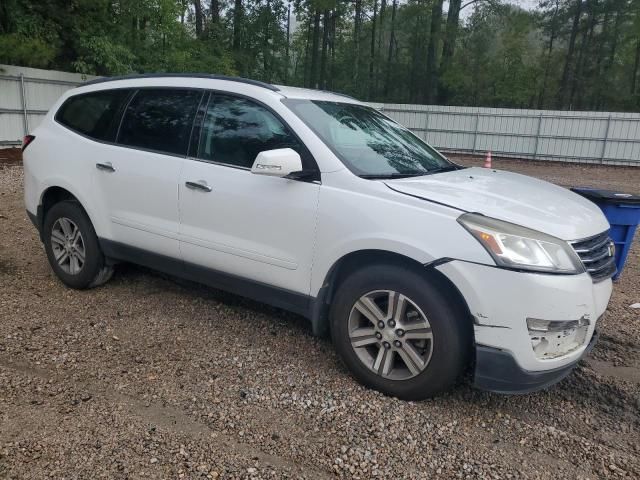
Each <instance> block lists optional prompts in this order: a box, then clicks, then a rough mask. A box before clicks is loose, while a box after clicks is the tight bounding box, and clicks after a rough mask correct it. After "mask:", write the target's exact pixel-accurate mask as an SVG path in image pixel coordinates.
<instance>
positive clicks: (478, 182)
mask: <svg viewBox="0 0 640 480" xmlns="http://www.w3.org/2000/svg"><path fill="white" fill-rule="evenodd" d="M385 183H386V184H387V186H388V187H390V188H391V189H393V190H395V191H397V192H400V193H404V194H407V195H412V196H415V197H420V198H423V199H425V200H431V201H435V202H438V203H442V204H445V205H449V206H451V207H455V208H458V209H460V210H464V211H466V212H475V213H481V214H483V215H486V216H488V217H493V218H497V219H499V220H504V221H507V222H511V223H515V224H518V225H521V226H523V227H527V228H531V229H534V230H538V231H540V232H544V233H547V234H549V235H553V236H555V237H558V238H561V239H563V240H577V239H582V238H586V237H590V236H592V235H596V234H598V233H601V232H603V231H605V230H607V229H608V228H609V223H608V222H607V220H606V218H605V217H604V215H603V214H602V212H601V211H600V209H599V208H598V207H597V206H596V205H595V204H594V203H592V202H590V201H589V200H587V199H585V198H583V197H581V196H579V195H577V194H575V193H573V192H571V191H570V190H567V189H565V188H562V187H558V186H557V185H553V184H551V183H548V182H545V181H542V180H538V179H535V178H532V177H527V176H525V175H520V174H517V173H511V172H504V171H500V170H491V169H488V168H477V167H474V168H465V169H462V170H455V171H453V172H446V173H439V174H435V175H430V176H424V177H416V178H406V179H398V180H387V181H385Z"/></svg>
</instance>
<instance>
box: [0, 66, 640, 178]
mask: <svg viewBox="0 0 640 480" xmlns="http://www.w3.org/2000/svg"><path fill="white" fill-rule="evenodd" d="M93 78H96V77H87V76H84V75H81V74H77V73H66V72H56V71H51V70H40V69H35V68H23V67H13V66H9V65H0V146H2V145H19V144H20V142H21V138H22V137H23V136H24V135H25V134H26V133H28V132H29V131H32V130H33V129H34V128H35V127H36V126H37V125H38V123H39V122H40V121H41V120H42V117H43V116H44V115H45V114H46V112H47V110H48V109H49V108H51V106H52V105H53V104H54V103H55V101H56V100H57V99H58V98H59V97H60V95H62V94H63V93H64V92H65V91H67V90H68V89H70V88H73V87H74V86H76V85H79V84H81V83H82V82H84V81H86V80H90V79H93ZM372 105H373V106H374V107H376V108H378V109H380V110H381V111H383V112H384V113H386V114H387V115H389V116H390V117H391V118H393V119H395V120H397V121H399V122H400V123H402V124H403V125H406V126H407V127H408V128H410V129H411V130H412V131H414V132H415V133H416V135H418V136H419V137H420V138H423V139H424V140H426V141H427V142H429V143H430V144H431V145H433V146H435V147H437V148H439V149H441V150H443V151H450V152H459V153H469V154H478V153H484V152H486V151H488V150H491V151H492V152H493V153H494V154H496V155H500V156H506V157H515V158H524V159H535V160H558V161H567V162H583V163H602V164H610V165H634V166H640V114H638V113H608V112H565V111H549V110H519V109H507V108H475V107H449V106H441V105H404V104H381V103H376V104H372Z"/></svg>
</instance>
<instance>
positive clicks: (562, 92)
mask: <svg viewBox="0 0 640 480" xmlns="http://www.w3.org/2000/svg"><path fill="white" fill-rule="evenodd" d="M581 14H582V0H576V5H575V12H574V14H573V24H572V26H571V36H570V37H569V47H568V48H567V56H566V58H565V62H564V68H563V69H562V79H561V80H560V88H559V89H558V97H557V99H556V106H557V108H558V109H562V108H563V107H564V101H565V98H566V95H567V88H568V86H569V85H570V84H571V80H572V71H571V65H572V63H573V54H574V51H575V48H576V37H577V36H578V27H579V26H580V15H581Z"/></svg>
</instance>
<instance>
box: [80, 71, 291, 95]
mask: <svg viewBox="0 0 640 480" xmlns="http://www.w3.org/2000/svg"><path fill="white" fill-rule="evenodd" d="M138 78H208V79H211V80H227V81H229V82H239V83H246V84H248V85H254V86H256V87H262V88H266V89H268V90H271V91H272V92H277V91H279V90H280V89H279V88H278V87H276V86H275V85H271V84H270V83H265V82H260V81H258V80H251V79H250V78H242V77H229V76H227V75H215V74H210V73H141V74H137V75H121V76H117V77H103V78H96V79H95V80H90V81H88V82H85V83H82V84H80V85H78V86H79V87H84V86H85V85H95V84H97V83H106V82H115V81H116V80H135V79H138Z"/></svg>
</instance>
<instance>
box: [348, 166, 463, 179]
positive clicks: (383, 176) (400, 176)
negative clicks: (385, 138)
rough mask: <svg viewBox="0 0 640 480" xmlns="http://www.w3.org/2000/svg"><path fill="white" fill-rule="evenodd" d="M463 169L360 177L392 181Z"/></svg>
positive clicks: (446, 167) (459, 167)
mask: <svg viewBox="0 0 640 480" xmlns="http://www.w3.org/2000/svg"><path fill="white" fill-rule="evenodd" d="M462 168H466V167H461V166H459V165H446V166H444V167H438V168H434V169H432V170H426V171H424V172H416V173H399V172H396V173H371V174H363V175H358V176H359V177H360V178H366V179H367V180H391V179H395V178H411V177H422V176H424V175H431V174H434V173H442V172H451V171H453V170H460V169H462Z"/></svg>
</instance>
